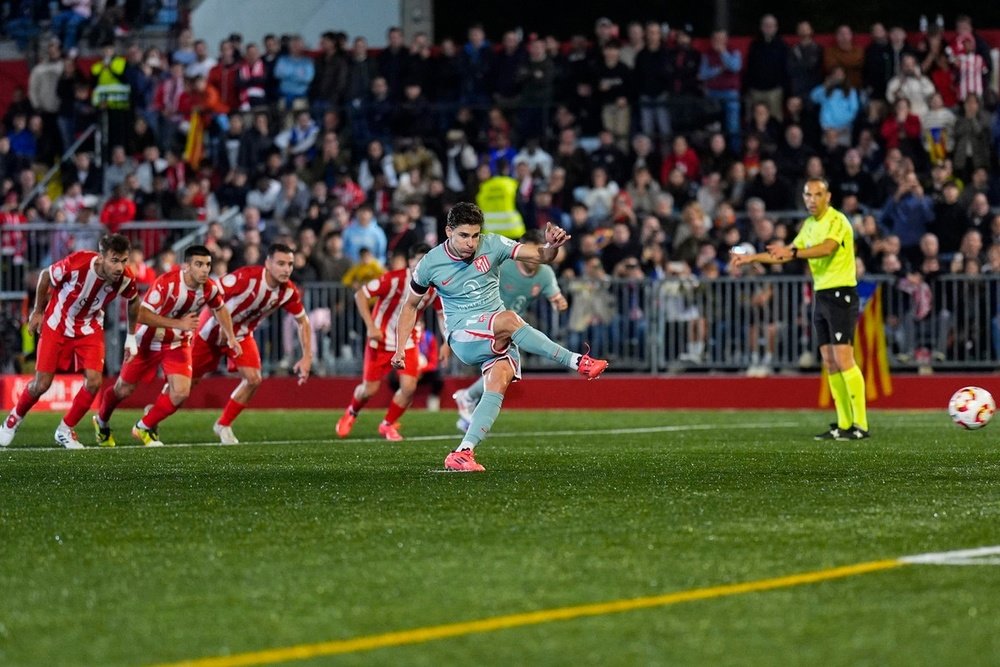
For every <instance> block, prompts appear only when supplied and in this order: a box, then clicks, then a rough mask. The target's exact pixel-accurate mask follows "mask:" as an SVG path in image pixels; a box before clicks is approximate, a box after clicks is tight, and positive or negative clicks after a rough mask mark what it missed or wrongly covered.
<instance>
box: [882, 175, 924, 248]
mask: <svg viewBox="0 0 1000 667" xmlns="http://www.w3.org/2000/svg"><path fill="white" fill-rule="evenodd" d="M933 220H934V209H933V203H932V201H931V198H930V197H927V196H925V195H924V188H923V186H921V185H920V180H919V179H918V178H917V175H916V174H915V173H913V172H912V171H910V172H907V173H906V174H905V175H903V177H902V178H901V179H900V182H899V187H898V188H897V189H896V192H895V194H893V195H892V196H891V197H889V199H888V200H886V202H885V204H883V205H882V219H881V224H882V226H883V227H885V228H886V229H888V230H889V231H890V232H892V233H893V234H894V235H895V236H898V237H899V242H900V246H901V250H902V255H903V257H904V258H905V259H906V260H908V261H910V263H911V265H912V266H916V265H918V264H919V263H920V237H922V236H923V235H924V234H926V233H927V230H928V228H929V226H930V224H931V222H933Z"/></svg>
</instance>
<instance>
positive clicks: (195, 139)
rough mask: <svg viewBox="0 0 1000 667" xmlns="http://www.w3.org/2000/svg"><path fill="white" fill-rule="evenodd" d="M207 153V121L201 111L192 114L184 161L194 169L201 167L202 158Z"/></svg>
mask: <svg viewBox="0 0 1000 667" xmlns="http://www.w3.org/2000/svg"><path fill="white" fill-rule="evenodd" d="M204 153H205V122H204V120H203V119H202V117H201V114H200V113H197V112H195V113H192V114H191V126H190V127H189V128H188V134H187V142H186V143H185V144H184V161H185V162H187V163H188V164H189V165H191V168H192V169H198V168H199V167H201V158H202V156H203V155H204Z"/></svg>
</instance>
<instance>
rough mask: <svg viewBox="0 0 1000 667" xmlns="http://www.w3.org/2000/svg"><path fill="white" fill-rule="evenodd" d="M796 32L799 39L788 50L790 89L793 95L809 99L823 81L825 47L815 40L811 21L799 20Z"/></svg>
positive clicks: (790, 93)
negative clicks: (814, 89)
mask: <svg viewBox="0 0 1000 667" xmlns="http://www.w3.org/2000/svg"><path fill="white" fill-rule="evenodd" d="M795 34H796V36H797V37H798V38H799V41H798V43H797V44H795V45H794V46H792V47H791V48H790V49H789V51H788V66H787V70H788V91H789V95H790V96H791V97H800V98H806V99H808V97H809V94H810V93H811V92H812V90H813V88H815V87H816V86H818V85H820V83H822V82H823V47H822V46H820V45H819V44H817V43H816V42H815V41H814V40H813V28H812V24H810V23H809V21H799V24H798V25H797V26H796V28H795Z"/></svg>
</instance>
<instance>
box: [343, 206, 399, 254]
mask: <svg viewBox="0 0 1000 667" xmlns="http://www.w3.org/2000/svg"><path fill="white" fill-rule="evenodd" d="M342 236H343V239H344V255H345V256H346V257H347V258H348V259H350V260H352V261H353V262H355V263H358V262H361V261H362V258H361V251H362V249H367V250H368V251H369V252H370V253H371V254H372V257H373V259H374V261H377V262H378V263H379V264H382V263H384V261H385V251H386V247H387V245H388V240H387V239H386V236H385V232H384V231H382V228H381V227H379V226H378V225H377V224H376V223H375V219H374V215H373V211H372V208H371V207H370V206H368V205H367V204H363V205H362V206H360V207H359V208H358V210H357V211H356V213H355V216H354V218H353V219H352V220H351V222H350V224H348V225H347V227H346V228H345V229H344V231H343V233H342Z"/></svg>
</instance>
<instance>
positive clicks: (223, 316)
mask: <svg viewBox="0 0 1000 667" xmlns="http://www.w3.org/2000/svg"><path fill="white" fill-rule="evenodd" d="M211 270H212V254H211V252H209V250H208V248H206V247H205V246H201V245H194V246H189V247H188V248H187V249H186V250H185V251H184V255H183V263H182V265H181V266H180V268H179V269H177V270H174V271H168V272H167V273H164V274H163V275H162V276H160V277H159V278H157V279H156V280H155V281H154V282H153V284H152V285H151V286H150V287H149V290H148V291H147V292H146V296H145V297H143V300H142V305H141V307H140V308H139V328H138V329H136V333H135V337H136V340H137V341H138V350H137V351H136V352H135V353H134V354H129V355H128V356H127V358H126V359H125V363H124V364H123V365H122V370H121V373H120V374H119V375H118V380H117V381H116V382H115V383H114V384H113V385H111V386H109V387H108V388H107V389H105V390H104V392H103V393H102V394H101V404H100V406H99V408H98V411H97V415H95V416H94V431H95V433H96V434H97V442H98V444H100V445H104V446H108V447H113V446H114V445H115V441H114V435H113V434H112V432H111V415H112V413H113V412H114V411H115V408H116V407H118V404H119V403H121V402H122V401H124V400H125V399H126V398H128V397H129V396H131V395H132V392H134V391H135V388H136V385H138V384H139V383H140V382H142V381H143V379H144V378H145V377H146V376H148V375H150V374H152V372H153V371H155V369H157V368H162V369H163V374H164V375H165V376H166V377H167V383H166V386H165V391H163V392H161V393H160V395H159V396H157V398H156V401H155V402H154V403H153V406H152V408H150V410H149V412H147V413H146V414H145V415H143V417H142V419H140V420H139V421H138V422H136V423H135V426H133V427H132V435H133V436H135V437H136V439H138V440H139V442H141V443H142V444H143V445H145V446H147V447H161V446H163V443H162V442H161V441H160V435H159V432H158V427H159V425H160V422H162V421H163V420H164V419H166V418H167V417H169V416H170V415H172V414H174V413H175V412H176V411H177V409H178V408H179V407H180V406H181V404H182V403H183V402H184V401H185V400H186V399H187V397H188V395H189V394H190V393H191V337H192V335H193V333H194V330H195V329H197V328H198V313H199V312H200V311H201V309H202V308H204V307H206V306H207V307H208V308H210V309H211V310H212V311H213V312H214V313H215V316H216V317H217V318H219V320H220V321H221V322H223V329H224V330H225V332H226V337H227V338H228V339H229V341H230V344H232V345H233V347H234V348H235V349H239V343H238V342H237V341H236V334H235V333H233V324H232V321H231V320H230V317H229V311H227V310H226V305H225V303H224V302H223V300H222V289H221V288H220V287H219V286H218V285H217V284H216V283H215V281H214V280H212V279H211V278H209V272H210V271H211Z"/></svg>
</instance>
